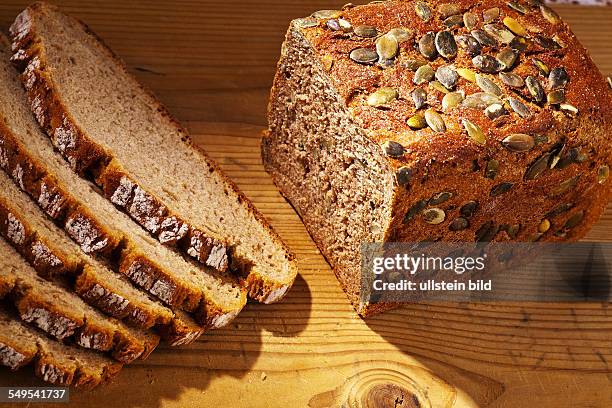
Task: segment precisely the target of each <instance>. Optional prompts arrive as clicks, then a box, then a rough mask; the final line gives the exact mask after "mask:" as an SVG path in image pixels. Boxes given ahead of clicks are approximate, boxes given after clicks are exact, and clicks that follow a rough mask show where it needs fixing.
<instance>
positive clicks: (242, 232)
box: [0, 3, 297, 387]
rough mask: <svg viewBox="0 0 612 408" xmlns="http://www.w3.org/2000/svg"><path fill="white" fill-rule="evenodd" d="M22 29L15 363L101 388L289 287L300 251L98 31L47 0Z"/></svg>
mask: <svg viewBox="0 0 612 408" xmlns="http://www.w3.org/2000/svg"><path fill="white" fill-rule="evenodd" d="M10 34H11V40H10V41H9V40H8V39H7V38H5V37H1V38H0V116H1V120H0V167H1V168H2V172H0V235H1V237H0V251H1V253H2V256H1V257H0V263H1V264H2V265H1V267H0V298H1V299H2V304H1V308H0V309H1V310H0V325H1V326H2V328H1V329H0V363H2V364H3V365H5V366H7V367H9V368H11V369H18V368H19V367H22V366H24V365H26V364H28V363H30V362H33V364H34V366H35V371H36V373H37V375H38V376H40V377H41V378H42V379H43V380H45V381H48V382H50V383H53V384H62V385H75V386H88V387H91V386H95V385H97V384H99V383H100V382H102V381H104V380H106V379H108V378H110V377H111V376H113V375H114V374H116V373H117V372H118V371H119V369H120V368H121V365H122V364H129V363H130V362H132V361H134V360H136V359H144V358H146V357H147V356H148V355H149V354H150V353H151V352H152V351H153V350H154V349H155V347H156V346H157V344H158V343H159V341H160V338H161V339H162V340H164V341H166V342H168V343H169V344H170V345H172V346H179V345H184V344H189V343H191V342H193V341H195V340H196V339H197V338H198V337H199V336H200V335H202V334H203V333H204V332H205V331H206V330H208V329H215V328H220V327H223V326H226V325H227V324H228V323H229V322H230V321H231V320H232V319H233V318H235V317H236V316H237V315H238V313H239V312H240V311H241V309H242V308H243V307H244V305H245V303H246V302H247V298H248V297H250V298H253V299H255V300H257V301H260V302H263V303H272V302H276V301H278V300H280V299H281V298H282V297H283V296H284V295H285V293H286V292H287V290H288V289H289V287H290V286H291V285H292V283H293V281H294V279H295V276H296V273H297V268H296V262H295V259H294V257H293V255H292V254H291V253H290V251H289V250H288V249H287V247H286V246H285V245H284V244H283V243H282V241H281V240H280V238H279V237H278V236H277V235H276V233H275V232H274V231H273V230H272V229H271V227H270V226H269V225H268V223H267V222H266V221H265V220H264V218H263V217H262V216H261V214H260V213H259V212H258V211H257V210H256V209H255V208H254V207H253V205H252V204H251V203H250V202H249V201H248V199H247V198H246V197H245V196H244V195H243V194H242V193H241V192H239V191H238V189H237V188H236V186H235V185H234V184H233V183H232V182H231V181H229V180H228V179H227V178H226V177H225V176H224V175H223V173H222V172H221V171H220V170H219V168H218V167H217V165H216V164H215V163H214V162H212V161H211V160H210V158H209V157H208V156H207V155H206V154H205V153H204V152H203V151H201V150H199V149H198V148H197V146H194V145H192V144H191V141H190V138H189V136H188V134H187V133H186V131H185V130H184V129H183V128H182V127H181V126H180V125H179V124H178V123H177V122H176V121H175V120H174V119H173V118H172V117H171V116H170V115H169V114H168V112H167V111H166V110H165V109H164V108H163V107H162V106H161V105H160V104H159V102H158V101H157V100H156V99H155V98H154V97H153V96H152V94H151V93H149V92H148V91H147V90H145V89H144V88H143V87H142V86H141V85H140V84H139V83H138V82H137V81H136V80H135V79H134V78H133V77H132V76H131V75H130V74H129V73H128V71H127V70H126V68H125V66H124V65H123V63H122V62H121V61H120V60H119V59H118V58H117V57H116V56H115V55H114V54H113V53H112V52H111V51H110V50H109V49H108V48H107V47H106V46H105V45H104V44H103V43H102V42H101V41H100V40H99V39H98V38H97V37H96V36H95V35H94V34H93V33H92V32H91V30H89V29H88V28H87V27H86V26H85V25H84V24H82V23H81V22H79V21H78V20H76V19H74V18H72V17H69V16H66V15H64V14H62V13H61V12H60V11H58V10H57V9H56V8H55V7H53V6H50V5H48V4H45V3H37V4H34V5H32V6H30V7H29V8H27V9H26V10H25V11H23V12H22V13H21V14H20V15H19V16H18V17H17V19H16V20H15V22H14V24H13V25H12V26H11V28H10Z"/></svg>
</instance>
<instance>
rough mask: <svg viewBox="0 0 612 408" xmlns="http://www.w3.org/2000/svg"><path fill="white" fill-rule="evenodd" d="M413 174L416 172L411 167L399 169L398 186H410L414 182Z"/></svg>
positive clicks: (397, 175)
mask: <svg viewBox="0 0 612 408" xmlns="http://www.w3.org/2000/svg"><path fill="white" fill-rule="evenodd" d="M413 174H414V172H413V171H412V169H411V168H410V167H406V166H403V167H400V168H399V169H397V173H396V179H397V184H399V185H400V186H406V185H408V184H410V182H411V181H412V176H413Z"/></svg>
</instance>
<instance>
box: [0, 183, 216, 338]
mask: <svg viewBox="0 0 612 408" xmlns="http://www.w3.org/2000/svg"><path fill="white" fill-rule="evenodd" d="M17 231H18V232H19V233H16V232H17ZM0 235H2V236H4V237H5V238H6V239H7V241H9V242H10V243H11V244H12V245H13V246H14V247H15V248H16V249H17V251H18V252H20V253H21V254H22V256H24V257H25V258H26V259H27V260H28V262H29V263H30V264H31V265H32V266H33V267H34V269H35V270H36V271H37V272H38V274H39V275H40V276H42V277H43V278H46V279H53V278H54V277H57V276H58V275H65V276H67V277H68V280H69V281H70V282H71V287H73V288H74V291H75V292H76V293H77V294H78V295H79V296H80V297H81V298H82V299H83V300H85V302H87V303H88V304H90V305H91V306H94V307H96V308H97V309H99V310H101V311H102V312H104V313H106V314H107V315H109V316H112V317H114V318H116V319H119V320H123V321H124V322H126V323H127V324H129V325H132V326H136V327H139V328H142V329H149V328H151V327H153V326H154V325H159V326H161V328H162V333H163V336H164V339H165V340H167V341H168V342H169V343H170V344H188V343H190V342H193V341H194V340H196V339H197V338H198V337H199V336H200V335H201V334H202V333H203V331H204V328H203V327H201V326H199V325H197V324H196V323H195V322H194V321H193V319H192V318H191V317H190V316H188V315H185V314H183V313H181V314H179V315H175V314H174V313H173V312H172V311H171V310H170V309H168V308H167V307H165V306H163V305H161V304H160V303H159V302H157V301H155V300H152V299H151V298H149V296H147V295H146V294H145V293H143V292H142V291H140V290H138V289H136V288H134V287H133V286H132V285H131V284H130V283H129V282H128V281H127V279H125V278H121V275H118V274H116V273H114V272H112V271H111V270H110V269H108V268H107V266H106V265H104V264H103V263H102V262H100V261H98V260H96V259H94V258H91V257H87V256H85V255H82V254H81V252H80V250H79V246H78V245H76V244H75V243H74V242H73V241H71V240H70V239H69V238H68V237H67V236H66V235H65V234H64V233H63V232H62V231H61V230H60V229H59V228H58V227H57V226H56V225H55V224H54V223H53V222H51V221H50V220H49V219H47V218H45V216H44V214H43V213H42V211H41V209H40V208H39V207H37V206H36V205H35V204H34V203H33V202H32V201H31V200H30V199H29V197H28V196H27V195H26V194H25V193H24V192H22V191H21V190H19V188H17V186H16V185H15V184H13V182H12V181H11V179H10V178H9V177H8V176H7V175H6V174H5V173H4V172H3V171H0ZM17 238H19V239H17ZM59 277H60V278H61V277H62V276H59Z"/></svg>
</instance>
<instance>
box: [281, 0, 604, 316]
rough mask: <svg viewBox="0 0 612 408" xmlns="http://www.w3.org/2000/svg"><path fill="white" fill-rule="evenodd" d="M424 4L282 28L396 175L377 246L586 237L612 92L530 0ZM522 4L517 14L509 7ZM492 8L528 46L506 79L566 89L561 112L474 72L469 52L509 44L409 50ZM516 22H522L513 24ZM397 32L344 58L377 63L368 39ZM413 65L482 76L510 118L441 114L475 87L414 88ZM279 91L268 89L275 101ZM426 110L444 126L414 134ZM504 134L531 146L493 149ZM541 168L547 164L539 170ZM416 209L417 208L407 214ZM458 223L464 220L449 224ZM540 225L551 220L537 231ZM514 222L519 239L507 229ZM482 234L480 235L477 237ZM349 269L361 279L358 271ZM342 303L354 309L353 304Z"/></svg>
mask: <svg viewBox="0 0 612 408" xmlns="http://www.w3.org/2000/svg"><path fill="white" fill-rule="evenodd" d="M424 3H426V4H427V6H428V7H429V9H430V10H431V12H432V18H431V19H430V20H429V21H423V19H421V18H420V17H419V16H418V15H417V13H416V9H415V5H416V2H415V1H384V2H376V3H371V4H368V5H364V6H357V7H346V8H345V9H343V10H341V11H338V12H336V13H319V14H318V15H319V17H318V18H315V17H316V15H315V17H309V18H307V19H304V20H299V21H298V20H296V21H294V22H293V23H292V25H291V27H290V31H292V30H293V31H292V32H295V33H299V34H300V35H301V36H303V37H305V38H306V39H307V40H308V42H309V44H310V46H311V47H312V48H313V49H314V51H315V52H316V54H317V58H318V59H319V61H317V64H319V63H320V64H322V65H323V66H325V67H326V70H327V73H328V75H329V80H330V82H331V84H332V87H333V91H334V92H336V93H337V94H338V96H339V98H340V100H341V101H342V102H343V104H344V105H345V106H346V107H347V109H348V110H349V112H350V119H351V120H352V121H353V122H354V123H356V124H357V125H358V126H359V127H360V128H361V129H363V132H364V134H366V135H367V136H368V137H369V139H370V140H372V141H373V142H375V143H376V144H378V145H379V146H380V153H379V154H380V155H381V156H382V157H385V160H386V163H387V168H386V169H385V170H384V171H385V172H386V173H387V174H391V175H393V176H394V178H395V182H394V186H393V187H394V197H393V199H392V201H391V202H390V203H389V204H390V206H391V208H392V209H391V213H392V214H391V217H390V218H389V219H388V220H386V221H388V222H389V227H388V228H387V229H386V230H385V240H388V241H424V240H446V241H468V242H473V241H474V240H478V239H486V240H495V241H507V240H518V241H532V240H540V241H572V240H577V239H580V238H581V237H583V236H584V235H585V234H586V232H587V231H588V230H589V229H590V227H591V226H592V225H593V223H595V222H596V221H597V219H599V217H600V215H601V214H602V212H603V210H604V208H605V205H606V204H607V202H608V200H609V197H610V192H611V183H610V179H609V177H608V176H607V174H609V167H610V166H611V165H612V146H611V144H610V143H609V140H608V135H610V134H611V133H612V97H611V93H610V91H609V90H608V89H607V87H606V84H605V82H604V81H603V78H602V76H601V74H600V73H599V71H598V70H597V68H596V67H595V65H594V63H593V62H592V60H591V59H590V57H589V54H588V51H587V50H586V49H585V48H584V47H583V46H582V45H581V44H580V43H579V42H578V40H577V39H576V37H575V36H574V34H573V33H572V32H571V31H570V29H569V27H568V26H567V25H566V24H565V23H563V22H562V21H561V20H560V19H559V18H558V16H555V15H554V12H551V11H550V10H549V9H548V8H547V7H546V6H542V7H540V4H539V2H537V1H525V2H517V4H518V6H515V7H512V6H511V5H509V3H507V2H504V1H497V0H487V1H480V2H472V1H468V0H457V1H453V2H448V1H447V0H432V1H427V2H424ZM521 6H522V7H523V8H524V10H523V12H520V11H517V10H516V8H520V7H521ZM494 7H496V8H498V9H499V16H498V17H494V21H492V22H491V23H492V24H494V25H496V27H497V28H501V29H502V30H506V33H505V34H509V35H511V36H512V37H515V38H517V37H524V38H526V40H525V44H526V49H521V47H520V46H519V45H518V44H511V45H512V47H514V48H515V50H518V51H519V52H518V59H517V62H516V63H512V64H510V67H509V69H507V70H508V72H512V73H513V74H516V75H519V76H520V77H521V79H522V80H523V81H526V80H527V77H533V78H536V79H537V80H538V81H539V82H540V83H541V84H542V85H543V87H544V92H545V93H549V92H550V93H552V91H553V90H558V89H564V98H565V101H564V103H566V104H568V105H569V106H563V105H559V103H554V102H551V103H549V102H548V101H547V100H546V95H544V96H545V98H544V100H543V101H541V102H539V101H538V100H537V98H536V97H534V96H532V93H531V92H530V90H529V87H526V86H519V87H515V88H513V87H511V86H509V85H507V84H506V83H505V82H504V81H502V80H501V77H500V76H499V75H498V74H494V75H493V74H491V75H490V74H487V73H484V71H483V72H480V71H479V68H478V65H477V63H475V62H474V61H473V60H472V58H473V57H474V56H475V55H476V54H479V55H489V56H493V57H495V56H496V55H497V53H498V52H499V51H500V50H502V49H504V47H506V48H507V46H506V45H502V44H500V43H498V44H497V45H495V46H493V47H490V46H479V50H478V52H476V53H475V54H473V55H469V53H468V52H467V51H466V50H465V49H463V48H462V47H461V45H459V46H458V51H457V55H456V56H452V57H445V58H442V57H440V56H439V55H438V56H437V57H433V58H430V59H428V58H426V57H425V56H424V55H422V54H421V53H420V51H419V47H418V43H419V41H420V40H421V39H423V38H424V37H425V36H426V35H427V34H428V33H430V32H432V33H434V34H435V33H439V32H443V31H450V32H451V33H452V34H453V35H455V36H456V35H469V34H470V30H468V29H467V28H466V27H465V23H464V17H465V16H464V13H465V12H470V13H472V14H473V16H474V18H475V19H476V26H475V27H474V28H472V29H483V28H485V24H486V23H485V22H484V18H483V12H485V11H486V10H489V9H491V8H494ZM452 9H454V10H453V11H452V12H451V14H450V15H451V16H452V15H456V16H459V18H458V20H459V22H458V23H457V25H455V26H452V27H450V28H449V27H448V26H447V25H446V22H448V21H446V22H445V19H446V18H447V17H448V15H446V14H444V11H445V10H452ZM325 14H327V16H324V17H321V16H323V15H325ZM338 19H342V20H343V21H344V22H343V24H346V22H348V23H350V25H351V28H350V29H348V30H346V31H344V30H342V29H338V27H339V23H340V22H341V21H340V20H338ZM510 19H512V20H510ZM513 21H514V23H513ZM516 22H518V24H519V25H520V27H518V28H517V27H516V24H515V23H516ZM506 25H508V28H507V27H506ZM358 26H371V27H375V28H376V30H377V32H378V33H377V35H376V36H374V37H372V38H363V37H359V36H358V35H356V34H355V32H354V31H353V30H354V28H355V27H358ZM509 27H513V28H514V30H518V31H517V32H520V31H521V30H520V28H522V29H524V32H523V33H522V34H521V35H520V36H519V35H516V34H517V33H514V34H513V33H511V32H510V31H509ZM395 28H405V29H407V30H408V31H409V32H410V34H409V35H408V37H409V38H408V39H407V40H406V41H403V42H402V41H399V46H398V49H399V51H398V52H397V54H396V55H394V56H393V57H392V58H390V59H388V60H385V61H378V62H373V63H371V64H370V63H365V64H360V63H357V62H356V61H354V60H353V59H351V57H350V54H351V52H352V51H353V50H355V49H358V48H367V49H369V50H371V51H372V52H375V53H376V54H377V57H380V55H378V54H379V53H378V52H376V43H377V41H378V40H379V38H381V36H383V35H387V33H389V32H390V30H392V29H395ZM489 28H491V27H489ZM438 50H439V48H438ZM535 59H537V60H539V62H538V61H536V60H535ZM416 61H421V62H419V65H422V64H429V65H430V66H431V67H432V69H433V71H438V72H440V68H443V67H445V68H446V67H452V68H453V69H454V70H456V69H458V68H462V69H464V68H465V69H470V70H472V74H474V73H479V74H483V76H484V77H486V78H488V79H490V80H492V81H493V82H494V83H495V84H496V85H497V86H498V88H500V91H501V93H502V96H501V98H502V99H503V101H502V102H503V103H504V104H505V105H506V106H505V109H506V111H507V113H506V114H504V115H502V116H501V117H498V118H496V119H490V118H489V117H488V116H486V115H485V114H484V112H483V110H484V108H476V109H475V108H472V107H468V106H466V105H465V104H463V103H460V104H459V105H458V106H456V107H451V108H446V109H444V108H443V104H442V100H443V97H444V96H445V94H446V93H448V92H450V91H457V92H464V95H463V97H462V98H464V97H466V96H469V95H473V94H476V93H478V92H482V90H481V87H482V86H481V85H477V84H476V83H474V81H473V80H470V79H467V78H464V77H462V76H458V79H457V81H456V85H455V84H453V85H452V86H451V87H449V89H447V90H444V89H443V88H444V87H443V86H442V87H441V86H440V84H439V83H438V84H437V85H436V86H434V85H433V84H432V82H433V80H434V79H435V78H429V79H428V80H427V81H425V82H424V83H422V84H420V85H416V84H415V83H414V79H415V75H416V73H415V70H416V68H412V67H410V65H414V64H415V63H416ZM381 62H382V64H381ZM538 64H540V68H538ZM541 64H544V65H541ZM383 65H385V67H383ZM555 69H564V70H565V73H566V74H567V77H568V80H567V82H566V83H564V84H562V86H561V87H553V84H552V81H551V79H550V78H551V77H550V76H549V74H544V72H543V71H546V70H548V71H552V70H555ZM277 75H278V74H277ZM275 86H276V82H275ZM382 88H390V89H391V90H394V91H395V93H391V95H392V96H391V97H390V98H389V100H388V101H386V103H385V104H384V106H377V101H376V100H373V101H371V102H370V103H368V99H369V97H370V96H372V95H373V94H374V93H375V92H377V91H378V90H380V89H382ZM417 88H421V89H423V90H424V91H426V93H427V98H426V104H425V106H424V107H423V108H418V107H417V106H416V105H415V102H414V101H413V98H412V92H413V91H414V90H415V89H417ZM276 94H277V92H275V88H273V90H272V96H273V97H274V95H276ZM509 97H512V98H515V99H518V100H519V101H521V102H522V103H523V104H525V105H526V106H527V107H528V108H529V109H530V111H531V116H530V117H528V118H523V117H522V116H520V115H519V114H518V113H517V112H514V111H513V108H512V106H511V105H510V104H509V99H508V98H509ZM549 97H551V96H550V95H549ZM551 100H552V99H551ZM427 108H431V109H433V110H434V111H436V112H438V113H440V114H441V116H442V118H443V120H444V122H445V128H446V129H445V130H444V131H434V130H433V129H432V126H431V125H430V126H426V127H425V128H424V129H422V130H413V129H412V128H411V127H409V126H408V124H407V120H408V119H409V118H411V117H412V116H413V115H423V114H424V112H425V110H426V109H427ZM298 120H299V119H298ZM466 120H467V121H469V123H471V124H473V125H475V126H476V127H478V128H479V129H480V130H482V131H483V139H484V140H482V141H476V140H475V139H471V138H470V137H468V134H467V132H466V130H465V122H464V121H466ZM513 134H527V135H529V136H531V137H532V139H533V140H534V141H535V146H533V147H532V148H530V149H527V151H524V152H516V151H512V150H510V149H508V148H506V147H505V146H504V143H502V142H503V141H504V140H505V139H506V138H507V137H509V136H510V135H513ZM272 137H278V135H272ZM390 142H394V143H397V145H395V147H396V151H395V152H391V154H389V150H387V151H385V147H386V146H387V144H388V143H390ZM492 161H496V162H497V164H498V167H499V168H498V169H497V170H496V171H495V172H494V173H495V175H494V176H491V175H490V173H487V165H488V164H489V163H491V162H492ZM538 161H539V162H540V164H542V163H544V166H541V167H539V168H538V171H537V173H536V172H535V165H536V164H537V163H538ZM400 168H404V170H405V169H409V174H410V175H411V177H410V180H409V181H408V182H406V180H404V182H402V183H400V182H399V181H398V179H397V174H398V172H399V170H400ZM534 174H536V176H535V177H532V176H533V175H534ZM274 178H275V179H278V177H274ZM383 179H384V178H383V177H382V175H381V180H383ZM277 183H278V180H277ZM281 184H282V183H281ZM442 193H450V194H449V196H450V198H448V199H447V200H445V201H443V202H440V203H439V204H430V203H432V202H435V201H436V199H435V198H436V197H440V196H441V194H442ZM472 201H473V202H475V203H477V205H476V211H475V212H474V213H473V214H470V216H469V217H467V218H465V219H461V220H459V218H464V217H463V215H462V212H461V208H462V207H463V206H464V205H465V204H467V203H468V202H472ZM421 207H422V208H421ZM415 208H418V211H416V210H415V211H411V210H414V209H415ZM433 208H438V209H440V210H442V211H443V213H444V220H443V221H442V222H441V223H439V224H435V225H433V224H431V223H428V222H427V221H426V220H425V217H423V216H422V211H423V210H424V209H425V210H426V209H433ZM457 220H459V221H461V222H460V223H456V224H453V222H455V221H457ZM304 222H305V224H306V226H307V228H309V229H312V228H313V227H314V225H310V223H309V220H308V219H304ZM544 222H547V223H549V224H547V223H545V224H543V225H546V226H547V227H546V228H540V225H541V224H542V223H544ZM514 226H517V227H518V232H516V231H513V227H514ZM483 228H484V230H488V231H485V232H489V233H488V234H487V233H484V232H483ZM542 231H543V232H542ZM311 233H312V232H311ZM312 235H313V236H316V234H314V233H312ZM315 242H317V240H316V239H315ZM317 243H318V242H317ZM318 244H319V245H320V243H318ZM332 266H334V265H332ZM334 269H337V268H336V267H335V266H334ZM336 272H337V275H338V274H339V273H338V271H336ZM348 273H349V274H351V275H352V276H354V279H359V277H358V275H359V273H360V271H358V270H354V271H349V272H348ZM351 301H352V302H353V303H354V304H355V305H356V307H358V305H359V304H358V299H351ZM387 307H388V306H387V305H368V306H367V309H366V310H365V311H361V313H362V314H372V313H376V312H378V311H380V310H385V309H387ZM389 307H391V306H389Z"/></svg>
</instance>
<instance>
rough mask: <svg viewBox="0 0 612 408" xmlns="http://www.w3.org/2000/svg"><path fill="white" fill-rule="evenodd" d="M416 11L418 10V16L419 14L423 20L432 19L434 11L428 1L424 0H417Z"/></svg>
mask: <svg viewBox="0 0 612 408" xmlns="http://www.w3.org/2000/svg"><path fill="white" fill-rule="evenodd" d="M414 11H416V14H417V16H419V17H420V18H421V20H423V21H429V20H431V17H432V13H431V9H430V8H429V6H428V5H427V3H424V2H422V1H417V2H416V4H415V5H414Z"/></svg>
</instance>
